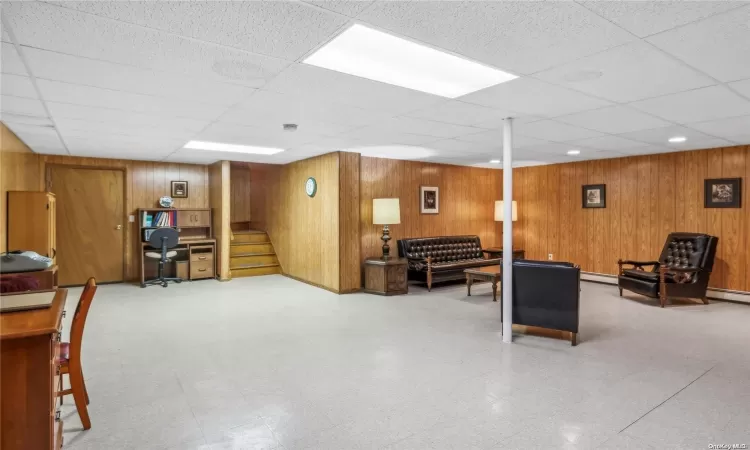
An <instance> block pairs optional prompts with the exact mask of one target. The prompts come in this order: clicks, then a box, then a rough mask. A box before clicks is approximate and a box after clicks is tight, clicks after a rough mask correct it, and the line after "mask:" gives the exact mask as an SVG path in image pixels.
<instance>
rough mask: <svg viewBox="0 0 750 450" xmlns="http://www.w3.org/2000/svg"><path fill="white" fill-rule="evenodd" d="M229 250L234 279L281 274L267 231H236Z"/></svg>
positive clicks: (230, 266)
mask: <svg viewBox="0 0 750 450" xmlns="http://www.w3.org/2000/svg"><path fill="white" fill-rule="evenodd" d="M233 234H234V239H233V240H232V243H231V247H230V249H229V268H230V270H231V271H232V278H240V277H255V276H258V275H271V274H275V273H281V266H280V265H279V260H278V259H276V253H275V252H274V251H273V244H271V239H270V238H269V237H268V235H267V234H266V232H265V231H255V230H250V231H234V232H233Z"/></svg>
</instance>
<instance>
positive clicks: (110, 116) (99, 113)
mask: <svg viewBox="0 0 750 450" xmlns="http://www.w3.org/2000/svg"><path fill="white" fill-rule="evenodd" d="M47 107H48V108H49V109H50V113H51V114H52V118H54V119H55V120H58V119H78V120H86V121H89V122H92V123H97V122H103V123H113V122H114V123H117V124H122V125H129V126H134V127H141V126H145V127H151V126H154V125H157V126H159V127H161V128H162V129H165V130H181V131H193V132H197V131H200V130H201V129H203V128H204V127H205V126H206V125H207V124H208V122H207V121H205V120H197V119H188V118H184V117H165V116H154V115H150V114H137V113H131V112H127V111H120V110H117V109H105V108H95V107H92V106H81V105H71V104H68V103H57V102H47Z"/></svg>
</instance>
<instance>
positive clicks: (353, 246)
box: [339, 152, 362, 292]
mask: <svg viewBox="0 0 750 450" xmlns="http://www.w3.org/2000/svg"><path fill="white" fill-rule="evenodd" d="M360 160H361V157H360V154H359V153H349V152H341V153H339V270H340V273H339V291H340V292H352V291H357V290H359V289H360V288H361V287H362V270H361V266H362V265H361V258H360V245H361V244H360V239H359V233H360V220H359V214H360V191H359V180H360Z"/></svg>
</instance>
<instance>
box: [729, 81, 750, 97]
mask: <svg viewBox="0 0 750 450" xmlns="http://www.w3.org/2000/svg"><path fill="white" fill-rule="evenodd" d="M729 87H731V88H732V89H734V90H736V91H737V92H739V93H740V94H742V95H744V96H745V97H746V98H749V99H750V78H749V79H747V80H741V81H735V82H734V83H729Z"/></svg>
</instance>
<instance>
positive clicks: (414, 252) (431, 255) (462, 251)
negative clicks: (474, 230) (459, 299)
mask: <svg viewBox="0 0 750 450" xmlns="http://www.w3.org/2000/svg"><path fill="white" fill-rule="evenodd" d="M398 255H399V256H400V257H401V258H407V260H408V279H409V280H415V281H419V282H422V283H427V290H431V289H432V283H433V282H434V283H437V282H441V281H450V280H464V279H466V276H465V275H464V269H468V268H470V267H482V266H495V265H498V264H500V262H501V260H500V259H498V258H494V259H485V258H484V254H483V253H482V243H481V241H480V240H479V236H438V237H427V238H411V239H400V240H398Z"/></svg>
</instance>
